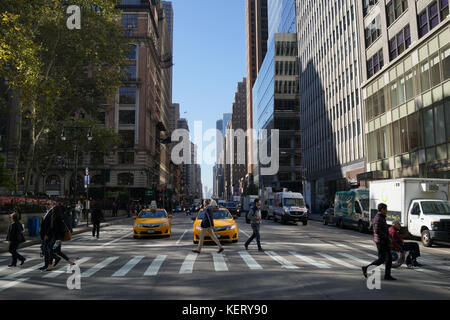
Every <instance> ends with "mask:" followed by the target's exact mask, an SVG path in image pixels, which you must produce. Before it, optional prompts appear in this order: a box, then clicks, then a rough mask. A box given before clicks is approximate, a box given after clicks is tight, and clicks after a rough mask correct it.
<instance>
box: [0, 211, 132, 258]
mask: <svg viewBox="0 0 450 320" xmlns="http://www.w3.org/2000/svg"><path fill="white" fill-rule="evenodd" d="M126 219H133V218H132V217H130V218H128V217H123V218H120V219H116V220H113V221H108V222H103V223H102V227H108V226H111V225H114V224H115V223H116V222H119V221H123V220H126ZM79 228H80V229H78V230H74V231H73V232H72V236H73V235H77V234H80V233H84V232H87V231H91V230H92V224H91V227H86V226H84V227H79ZM40 243H41V239H39V238H38V239H33V240H27V241H25V242H24V243H21V244H20V247H19V249H23V248H26V247H31V246H34V245H36V244H40ZM4 244H5V247H4V248H3V247H0V253H5V252H8V246H7V243H6V241H5V242H4Z"/></svg>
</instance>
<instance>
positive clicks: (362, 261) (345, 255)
mask: <svg viewBox="0 0 450 320" xmlns="http://www.w3.org/2000/svg"><path fill="white" fill-rule="evenodd" d="M339 254H340V255H341V256H343V257H346V258H348V259H351V260H355V261H358V262H359V263H361V264H362V265H363V266H366V265H368V264H369V263H370V262H371V261H367V260H363V259H360V258H357V257H355V256H352V255H351V254H348V253H339Z"/></svg>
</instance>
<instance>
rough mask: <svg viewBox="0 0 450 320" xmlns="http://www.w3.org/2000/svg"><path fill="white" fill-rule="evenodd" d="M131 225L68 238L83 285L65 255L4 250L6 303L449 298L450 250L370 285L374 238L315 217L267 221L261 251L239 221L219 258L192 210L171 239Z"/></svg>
mask: <svg viewBox="0 0 450 320" xmlns="http://www.w3.org/2000/svg"><path fill="white" fill-rule="evenodd" d="M132 223H133V222H132V220H131V219H130V220H126V221H124V222H123V223H121V224H116V225H112V226H108V227H105V228H104V229H102V230H101V233H100V239H99V240H97V239H95V238H92V236H91V234H90V233H89V232H87V233H83V234H80V235H76V236H74V238H73V239H72V241H70V242H68V243H64V244H63V251H64V252H65V253H66V254H67V255H68V256H69V257H71V258H77V261H78V265H79V266H80V271H81V279H80V285H81V289H73V290H69V289H68V287H67V280H68V279H69V280H70V279H73V276H72V274H71V273H67V264H66V263H65V262H64V261H61V262H60V265H58V267H57V268H56V269H55V270H56V271H52V272H42V271H39V270H37V268H38V267H40V266H42V265H43V262H42V258H40V257H39V250H40V249H39V246H38V245H35V246H31V247H28V248H23V249H20V252H21V253H22V254H23V255H24V256H25V257H27V258H28V261H27V262H26V263H25V264H24V266H23V267H21V268H18V267H17V268H8V267H7V265H8V262H9V254H7V253H5V254H2V255H0V300H8V299H58V300H61V299H64V300H71V299H101V300H108V299H124V300H142V299H145V300H147V299H150V300H159V299H164V300H173V299H176V300H178V299H193V300H224V299H225V300H235V299H239V300H241V299H245V300H279V299H281V300H304V299H320V300H322V299H349V300H350V299H351V300H355V299H449V298H450V246H445V245H441V246H435V247H432V248H424V247H423V246H422V245H421V244H420V248H421V250H422V257H421V258H419V261H420V262H421V263H422V264H423V265H424V266H423V267H422V268H417V269H413V270H411V269H407V268H406V267H401V268H399V269H393V271H392V275H393V276H394V277H396V278H397V279H398V280H397V281H395V282H386V281H384V280H381V289H379V290H377V289H374V290H369V289H368V287H367V281H366V279H365V278H364V277H363V275H362V272H361V266H362V265H365V264H368V263H369V262H371V261H373V260H374V259H375V254H376V248H375V245H374V244H373V242H372V236H371V235H370V234H360V233H358V232H357V231H353V230H341V229H337V228H335V227H332V226H323V225H322V224H321V223H320V222H318V221H309V223H308V225H307V226H303V225H302V224H301V223H299V224H298V225H281V224H279V223H275V222H273V221H267V220H263V224H262V225H261V240H262V246H263V248H264V249H265V252H258V251H257V248H256V244H255V243H253V244H251V245H250V248H249V250H248V251H246V250H245V249H244V245H243V244H244V242H245V241H246V240H247V238H248V236H249V235H250V234H251V228H250V225H249V224H246V223H245V221H244V218H243V217H241V218H239V219H238V226H239V241H238V243H234V244H233V243H230V244H225V246H224V247H225V251H224V252H223V253H222V254H217V253H216V252H217V247H216V246H215V245H206V246H205V247H204V248H203V250H202V253H201V254H200V255H196V254H194V253H192V251H191V250H192V249H194V248H195V245H194V244H193V242H192V221H191V220H190V216H185V215H184V214H175V215H174V217H173V219H172V235H171V237H170V238H150V239H133V237H132ZM70 277H72V278H70ZM71 283H72V284H73V283H75V282H74V281H71Z"/></svg>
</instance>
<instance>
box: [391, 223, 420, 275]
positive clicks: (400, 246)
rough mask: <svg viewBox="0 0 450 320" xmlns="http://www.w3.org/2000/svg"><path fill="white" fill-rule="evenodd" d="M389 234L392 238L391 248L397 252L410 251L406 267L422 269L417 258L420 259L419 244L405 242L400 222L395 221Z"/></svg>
mask: <svg viewBox="0 0 450 320" xmlns="http://www.w3.org/2000/svg"><path fill="white" fill-rule="evenodd" d="M389 234H390V236H391V238H392V242H391V248H392V249H394V250H396V251H401V250H402V251H409V254H408V256H407V257H406V265H407V266H408V268H411V267H412V266H414V267H420V266H421V264H420V263H418V262H417V257H420V249H419V245H418V244H417V242H404V241H403V237H402V236H401V234H400V221H394V222H393V223H392V226H391V227H390V228H389Z"/></svg>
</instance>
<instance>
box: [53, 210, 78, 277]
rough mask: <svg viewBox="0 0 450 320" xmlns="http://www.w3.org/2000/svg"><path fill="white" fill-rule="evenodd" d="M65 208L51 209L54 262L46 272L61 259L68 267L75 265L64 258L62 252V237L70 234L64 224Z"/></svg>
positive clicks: (66, 257)
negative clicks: (67, 233)
mask: <svg viewBox="0 0 450 320" xmlns="http://www.w3.org/2000/svg"><path fill="white" fill-rule="evenodd" d="M65 211H66V208H65V207H63V206H57V207H55V208H54V209H53V215H52V223H51V227H50V228H51V234H52V243H53V247H52V250H53V257H54V259H55V262H54V263H53V266H52V267H51V268H50V269H48V271H50V270H52V269H53V268H54V267H56V265H57V264H58V263H59V262H60V261H61V258H62V259H64V260H66V261H67V262H68V263H69V264H70V265H74V264H75V263H74V262H73V261H72V260H70V258H69V257H68V256H66V255H65V254H64V253H63V252H62V248H61V247H62V241H63V240H64V235H65V234H66V232H70V228H69V227H68V226H67V225H66V223H65V222H64V215H65Z"/></svg>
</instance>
